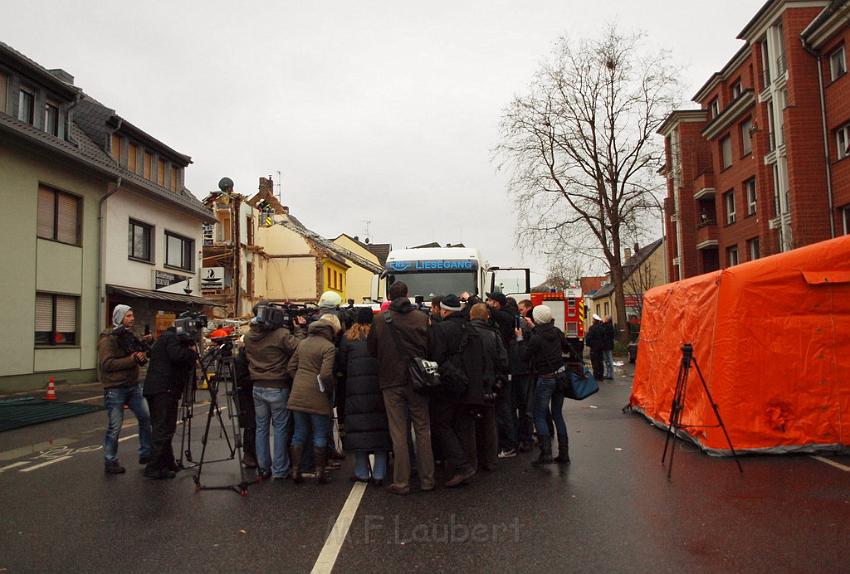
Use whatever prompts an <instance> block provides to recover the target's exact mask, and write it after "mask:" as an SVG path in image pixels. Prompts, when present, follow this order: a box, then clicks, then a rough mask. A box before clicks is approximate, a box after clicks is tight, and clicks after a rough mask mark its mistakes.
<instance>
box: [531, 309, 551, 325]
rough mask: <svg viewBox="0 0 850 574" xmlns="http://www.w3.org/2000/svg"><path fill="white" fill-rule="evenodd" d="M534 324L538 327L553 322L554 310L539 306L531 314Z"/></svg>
mask: <svg viewBox="0 0 850 574" xmlns="http://www.w3.org/2000/svg"><path fill="white" fill-rule="evenodd" d="M531 316H532V317H533V318H534V322H535V323H536V324H538V325H545V324H546V323H551V322H552V310H551V309H550V308H549V307H547V306H546V305H538V306H537V307H535V308H534V310H533V311H532V312H531Z"/></svg>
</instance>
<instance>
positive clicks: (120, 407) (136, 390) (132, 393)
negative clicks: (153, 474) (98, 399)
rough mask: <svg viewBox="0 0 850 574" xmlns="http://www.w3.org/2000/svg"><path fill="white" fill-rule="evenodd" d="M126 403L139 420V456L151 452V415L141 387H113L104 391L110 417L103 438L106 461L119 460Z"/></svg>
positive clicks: (144, 455)
mask: <svg viewBox="0 0 850 574" xmlns="http://www.w3.org/2000/svg"><path fill="white" fill-rule="evenodd" d="M124 405H127V406H128V407H129V408H130V410H131V411H133V414H134V415H136V420H138V421H139V458H142V457H147V456H150V454H151V415H150V412H149V411H148V404H147V403H146V402H145V398H144V397H143V396H142V389H141V387H139V385H128V386H124V387H113V388H110V389H106V390H104V391H103V406H105V407H106V414H107V416H108V417H109V425H108V426H107V427H106V438H104V440H103V458H104V459H105V460H106V462H118V434H119V433H120V432H121V426H122V425H123V424H124Z"/></svg>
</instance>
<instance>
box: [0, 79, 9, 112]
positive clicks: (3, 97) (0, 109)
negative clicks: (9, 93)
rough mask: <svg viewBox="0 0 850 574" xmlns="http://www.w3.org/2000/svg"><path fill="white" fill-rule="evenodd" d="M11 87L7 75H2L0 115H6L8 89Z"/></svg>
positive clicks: (0, 82)
mask: <svg viewBox="0 0 850 574" xmlns="http://www.w3.org/2000/svg"><path fill="white" fill-rule="evenodd" d="M8 85H9V78H8V77H7V76H6V74H0V113H2V114H5V113H6V88H7V86H8Z"/></svg>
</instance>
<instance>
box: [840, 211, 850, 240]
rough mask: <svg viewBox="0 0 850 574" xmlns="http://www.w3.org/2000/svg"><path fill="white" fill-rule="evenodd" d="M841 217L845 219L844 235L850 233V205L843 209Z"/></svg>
mask: <svg viewBox="0 0 850 574" xmlns="http://www.w3.org/2000/svg"><path fill="white" fill-rule="evenodd" d="M841 219H843V220H844V235H850V205H845V206H844V208H843V209H842V210H841Z"/></svg>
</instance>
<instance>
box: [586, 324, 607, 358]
mask: <svg viewBox="0 0 850 574" xmlns="http://www.w3.org/2000/svg"><path fill="white" fill-rule="evenodd" d="M606 339H607V336H606V334H605V325H604V324H603V323H601V322H599V323H594V324H593V325H591V326H590V329H588V330H587V334H586V335H585V336H584V344H585V345H587V346H588V348H589V349H590V350H591V351H597V352H599V351H604V350H605V340H606ZM612 348H613V347H612Z"/></svg>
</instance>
